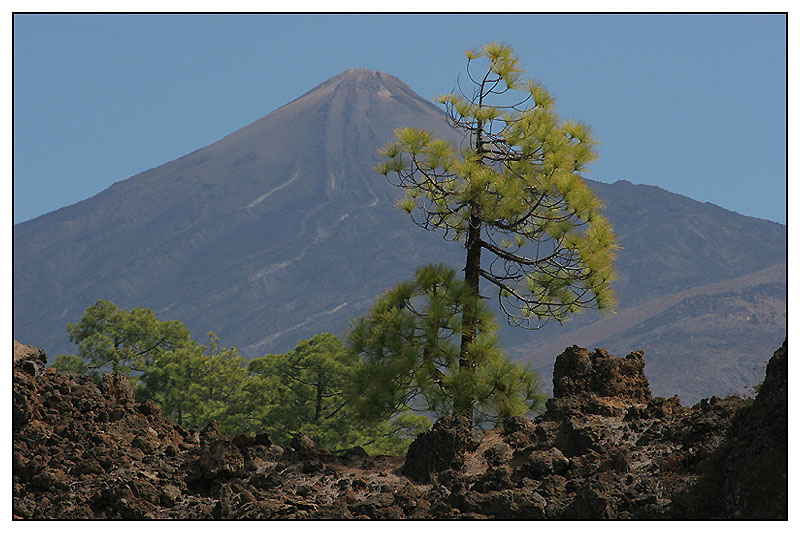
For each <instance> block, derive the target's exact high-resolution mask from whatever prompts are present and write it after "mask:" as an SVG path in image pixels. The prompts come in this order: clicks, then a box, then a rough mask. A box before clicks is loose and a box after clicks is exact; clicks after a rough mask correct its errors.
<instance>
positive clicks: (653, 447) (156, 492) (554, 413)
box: [12, 344, 787, 519]
mask: <svg viewBox="0 0 800 533" xmlns="http://www.w3.org/2000/svg"><path fill="white" fill-rule="evenodd" d="M39 352H40V351H37V350H35V349H34V350H32V351H29V352H28V354H27V355H26V356H23V357H19V358H16V357H15V362H14V379H13V395H12V400H13V407H12V431H13V469H12V470H13V472H12V473H13V482H12V484H13V503H12V508H13V515H14V517H15V518H25V519H30V518H32V519H42V518H60V519H75V518H83V519H87V518H88V519H93V518H98V519H109V518H110V519H143V518H157V519H165V518H189V519H238V518H244V519H276V518H316V519H350V518H373V519H375V518H377V519H399V518H414V519H423V518H425V519H428V518H435V519H442V518H502V519H540V518H551V519H600V518H639V519H642V518H644V519H664V518H680V519H691V518H785V517H786V507H787V481H786V480H787V477H786V476H787V470H786V457H787V414H786V413H787V406H786V383H787V377H786V366H787V363H786V357H787V355H786V345H785V344H784V346H783V347H782V348H781V349H780V350H778V352H776V353H775V356H774V357H773V359H772V360H771V361H770V364H769V366H768V368H767V378H766V380H765V382H764V385H763V386H762V387H761V390H760V392H759V395H758V397H757V398H756V399H755V401H754V400H752V399H745V398H739V397H730V398H724V399H720V398H716V397H714V398H711V399H708V400H703V401H701V402H699V403H698V404H697V405H695V406H693V407H691V408H688V407H684V406H682V405H681V404H680V400H679V399H678V398H677V397H673V398H670V399H665V398H652V397H651V394H650V389H649V386H648V384H647V379H646V377H645V376H644V358H643V356H642V353H641V352H635V353H633V354H630V355H628V356H627V357H625V358H616V357H612V356H610V355H608V354H607V353H606V352H604V351H603V350H597V351H595V352H593V353H592V352H589V351H587V350H585V349H582V348H578V347H576V346H573V347H571V348H568V349H567V350H565V351H564V353H562V354H561V355H560V356H559V357H558V359H557V361H556V365H555V372H554V382H555V383H554V385H555V387H554V390H555V396H554V397H553V398H552V399H550V400H549V401H548V403H547V411H546V412H545V413H544V414H543V415H541V416H539V417H537V418H536V419H529V418H523V417H516V418H511V419H509V420H507V421H506V422H505V424H504V426H503V427H502V428H501V429H497V430H491V431H483V432H478V431H476V430H475V429H474V428H471V427H470V425H469V422H468V421H467V420H466V419H460V418H456V417H442V418H440V419H439V420H438V421H437V423H436V424H435V425H434V427H433V428H432V429H431V430H430V431H428V432H426V433H424V434H423V435H421V436H420V437H419V438H418V439H417V441H416V442H414V443H413V444H412V445H411V447H410V449H409V452H408V454H407V456H405V457H385V456H378V457H370V456H369V455H367V454H366V452H364V450H363V449H360V448H353V449H351V450H347V451H346V452H344V453H342V454H340V455H335V454H333V453H331V452H329V451H328V450H325V449H323V448H320V447H318V446H317V445H316V444H315V443H314V441H313V439H312V438H311V437H310V436H307V435H302V434H298V435H296V436H295V437H294V439H293V440H292V442H291V445H290V446H289V447H288V448H287V449H283V448H281V447H280V446H275V445H274V444H273V443H272V440H271V439H270V437H269V435H266V434H260V435H255V436H251V435H244V434H243V435H235V436H231V435H224V434H220V433H219V430H218V429H217V426H216V424H215V423H213V422H212V423H210V424H208V425H207V426H206V427H205V428H202V429H201V428H192V429H187V428H183V427H181V426H179V425H177V424H174V423H172V422H170V421H168V420H166V419H164V418H163V417H162V416H161V413H160V410H159V408H158V407H157V406H156V405H154V404H152V403H150V402H145V403H137V402H135V399H134V395H133V390H132V389H131V388H130V385H129V383H128V382H127V380H126V379H125V378H124V377H122V376H119V375H110V376H106V377H105V378H104V379H103V381H102V382H101V383H100V384H97V383H95V382H94V381H93V380H92V379H91V378H89V377H87V376H79V375H74V374H60V373H57V372H54V371H53V370H52V369H44V368H43V367H42V366H41V365H40V364H39V363H40V362H41V361H42V358H41V356H42V354H40V353H39Z"/></svg>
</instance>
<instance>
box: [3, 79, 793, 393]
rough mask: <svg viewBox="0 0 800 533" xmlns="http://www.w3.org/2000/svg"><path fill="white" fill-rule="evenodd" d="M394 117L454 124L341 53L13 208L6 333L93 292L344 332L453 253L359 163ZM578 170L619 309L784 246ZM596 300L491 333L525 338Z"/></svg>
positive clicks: (43, 335)
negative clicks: (86, 186)
mask: <svg viewBox="0 0 800 533" xmlns="http://www.w3.org/2000/svg"><path fill="white" fill-rule="evenodd" d="M406 125H407V126H414V127H419V128H426V129H429V130H432V131H433V132H434V133H436V134H437V135H440V136H444V137H447V138H450V139H452V140H454V141H458V140H459V139H460V138H459V136H458V135H457V134H456V133H455V132H454V131H453V130H452V129H451V128H450V126H449V125H448V124H447V122H446V120H445V117H444V114H443V113H442V112H441V111H440V110H439V109H438V108H437V107H436V106H434V105H433V104H431V103H430V102H428V101H427V100H425V99H423V98H421V97H420V96H419V95H417V94H416V93H414V92H413V91H412V90H411V89H410V88H409V87H408V86H407V85H406V84H405V83H403V82H402V81H400V80H399V79H397V78H395V77H393V76H391V75H388V74H385V73H382V72H372V71H370V70H368V69H351V70H349V71H346V72H344V73H342V74H339V75H338V76H335V77H333V78H331V79H330V80H328V81H326V82H324V83H322V84H320V85H319V86H317V87H316V88H314V89H312V90H311V91H309V92H307V93H306V94H304V95H303V96H301V97H299V98H297V99H296V100H294V101H292V102H290V103H288V104H286V105H285V106H283V107H281V108H280V109H277V110H276V111H274V112H272V113H270V114H269V115H267V116H265V117H263V118H261V119H259V120H257V121H255V122H253V123H252V124H250V125H248V126H246V127H244V128H242V129H240V130H238V131H236V132H233V133H231V134H230V135H228V136H227V137H225V138H223V139H221V140H220V141H218V142H216V143H214V144H211V145H209V146H207V147H204V148H202V149H200V150H197V151H195V152H192V153H190V154H187V155H186V156H184V157H181V158H179V159H177V160H175V161H172V162H169V163H166V164H164V165H162V166H159V167H157V168H154V169H150V170H148V171H146V172H143V173H141V174H139V175H136V176H134V177H132V178H129V179H127V180H124V181H122V182H119V183H115V184H114V185H113V186H111V187H110V188H109V189H107V190H105V191H103V192H101V193H100V194H98V195H96V196H94V197H92V198H89V199H88V200H85V201H82V202H79V203H77V204H75V205H72V206H69V207H65V208H63V209H60V210H58V211H54V212H52V213H49V214H47V215H44V216H41V217H38V218H36V219H34V220H31V221H27V222H24V223H21V224H18V225H16V226H15V227H14V337H15V338H17V339H20V340H21V341H23V342H29V343H32V344H36V345H40V346H42V347H44V348H45V349H46V351H47V352H48V353H49V354H51V356H54V355H56V354H58V353H63V352H66V351H72V350H73V349H74V347H73V346H72V345H70V343H69V342H68V338H67V335H66V331H65V327H66V324H67V322H74V321H78V320H79V319H80V317H81V315H82V313H83V310H84V309H85V308H86V307H87V306H88V305H90V304H92V303H94V302H95V301H96V300H97V299H99V298H104V299H110V300H113V301H114V302H116V303H117V304H119V305H120V306H122V307H127V308H130V307H133V306H137V305H138V306H144V307H151V308H153V309H154V310H155V312H156V314H157V316H158V317H159V318H161V319H180V320H182V321H184V323H185V324H186V325H187V327H189V329H190V331H192V332H193V334H194V336H195V338H198V339H201V340H202V339H203V337H204V335H205V332H207V331H209V330H213V331H214V332H215V333H216V334H218V335H219V336H220V337H221V338H222V342H223V343H225V344H233V345H236V346H239V348H240V349H241V351H242V353H243V354H244V355H246V356H258V355H263V354H264V353H267V352H271V351H286V350H288V349H290V348H292V347H294V345H295V344H296V342H297V341H298V340H300V339H303V338H308V337H311V336H313V335H314V334H315V333H318V332H321V331H332V332H334V333H336V334H342V333H343V331H344V328H345V326H346V324H347V321H348V320H349V318H350V317H352V316H354V315H358V314H360V313H363V312H365V311H366V310H367V309H368V308H369V306H370V305H371V304H372V302H374V299H375V297H376V296H377V295H378V294H380V293H381V292H382V291H384V290H385V289H387V288H389V287H390V286H392V285H393V284H394V283H396V282H397V281H399V280H401V279H405V278H408V277H410V276H411V275H412V273H413V271H414V269H415V268H417V267H419V266H420V265H422V264H424V263H428V262H433V261H439V262H444V263H447V264H450V265H452V266H454V267H456V268H458V269H460V268H462V266H463V248H461V245H459V244H457V243H449V242H444V241H443V240H442V239H441V237H440V236H439V235H437V234H434V233H430V232H425V231H423V230H421V229H419V228H417V227H416V226H414V225H413V224H412V223H411V221H410V220H408V219H407V218H406V217H404V216H403V215H401V214H400V213H399V212H398V211H397V210H396V209H394V207H393V204H394V201H395V198H397V196H398V195H399V191H398V190H396V189H394V188H393V187H392V186H391V185H389V184H388V183H387V182H386V180H385V179H384V178H383V177H382V176H380V175H378V174H377V173H375V172H374V171H373V170H372V167H373V166H374V165H375V163H376V162H377V161H378V159H379V156H378V154H377V150H378V149H379V148H380V147H381V146H383V145H384V144H385V143H386V142H387V141H389V140H391V139H392V130H393V129H394V128H396V127H398V126H406ZM589 184H590V186H591V187H593V188H594V189H595V190H596V191H597V193H598V194H599V195H600V196H601V197H602V198H603V199H604V201H605V203H606V206H607V215H608V217H609V219H611V221H612V223H613V224H614V225H615V229H616V231H617V233H618V235H619V237H620V241H621V243H622V246H623V249H622V250H621V253H620V256H619V261H618V270H619V272H620V279H619V281H618V282H617V290H618V293H619V296H620V302H621V305H620V310H624V309H626V308H628V307H631V306H635V305H640V304H642V303H644V302H647V301H650V300H653V299H655V298H660V297H663V296H667V295H669V294H673V293H677V292H680V291H684V290H686V289H689V288H692V287H697V286H702V285H707V284H710V283H716V282H722V281H726V280H729V279H732V278H736V277H739V276H743V275H746V274H749V273H752V272H756V271H758V270H761V269H764V268H767V267H770V266H774V265H777V264H781V263H784V262H785V261H786V227H785V226H783V225H781V224H776V223H773V222H769V221H765V220H759V219H754V218H750V217H744V216H741V215H738V214H736V213H733V212H730V211H727V210H724V209H721V208H719V207H717V206H713V205H711V204H702V203H699V202H696V201H694V200H691V199H689V198H686V197H683V196H680V195H676V194H672V193H669V192H667V191H664V190H662V189H659V188H657V187H649V186H644V185H634V184H631V183H628V182H624V181H618V182H616V183H613V184H605V183H599V182H596V181H589ZM784 305H785V304H784ZM599 318H600V315H599V314H598V313H585V314H583V315H580V316H578V317H576V319H575V320H573V321H571V323H570V324H568V325H566V326H564V327H561V328H560V327H558V326H556V325H553V326H552V327H547V328H545V329H543V330H541V331H537V332H533V333H532V332H529V331H525V330H520V329H518V328H515V329H511V328H506V329H504V330H503V331H502V332H501V338H502V340H503V342H504V343H505V344H506V346H510V347H514V346H520V345H523V344H524V345H526V346H527V347H528V348H529V349H532V348H533V347H535V346H536V345H541V344H543V343H546V342H548V340H552V339H554V338H555V337H556V336H560V335H563V334H565V333H567V332H569V331H572V330H573V328H579V327H582V326H585V325H587V324H590V323H592V322H593V321H596V320H598V319H599ZM709 324H710V323H709ZM642 341H643V342H645V339H642ZM569 344H572V343H569ZM651 344H652V343H650V342H645V345H642V346H637V347H636V349H644V350H645V351H646V352H648V353H650V352H651V351H652V349H653V347H652V346H651ZM773 345H774V341H770V343H769V344H768V345H765V346H764V347H763V349H762V350H761V351H762V352H763V353H768V352H769V351H770V350H771V349H772V347H773ZM560 351H561V350H557V351H556V352H554V353H553V354H552V357H553V358H554V357H555V355H557V353H560ZM651 379H653V376H651ZM654 382H656V383H657V380H655V379H654ZM714 386H715V385H713V384H709V387H711V390H710V391H709V393H710V394H711V393H715V389H714Z"/></svg>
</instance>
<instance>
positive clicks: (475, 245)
mask: <svg viewBox="0 0 800 533" xmlns="http://www.w3.org/2000/svg"><path fill="white" fill-rule="evenodd" d="M480 239H481V221H480V218H478V217H477V216H476V215H472V216H471V217H470V226H469V231H468V232H467V243H466V247H467V264H466V265H465V266H464V282H465V283H466V284H467V286H469V287H470V288H471V289H472V291H473V294H474V296H475V297H476V298H477V297H478V295H479V294H480V293H479V292H478V282H479V281H480V269H481V243H480ZM475 311H476V310H475V309H474V308H472V306H464V312H463V314H462V316H461V350H460V353H459V359H458V365H459V366H460V367H461V368H462V369H469V370H474V369H472V362H471V361H470V356H469V349H468V348H469V345H470V344H471V343H472V342H473V341H474V340H475V338H476V337H477V336H478V330H477V327H476V322H477V317H476V316H475ZM454 414H457V415H465V416H467V417H469V418H470V419H472V404H470V405H469V406H464V408H463V410H461V411H460V412H456V413H454Z"/></svg>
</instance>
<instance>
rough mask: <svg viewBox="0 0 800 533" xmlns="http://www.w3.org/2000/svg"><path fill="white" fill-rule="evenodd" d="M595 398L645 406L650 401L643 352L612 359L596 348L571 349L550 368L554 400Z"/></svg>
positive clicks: (565, 351)
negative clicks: (591, 350)
mask: <svg viewBox="0 0 800 533" xmlns="http://www.w3.org/2000/svg"><path fill="white" fill-rule="evenodd" d="M583 395H595V396H599V397H613V398H617V399H619V400H629V401H630V402H633V403H647V402H648V401H650V398H651V397H652V396H651V394H650V383H649V382H648V381H647V377H646V376H645V375H644V352H641V351H638V352H633V353H630V354H628V355H627V356H626V357H625V358H620V357H614V356H612V355H609V354H608V351H606V350H604V349H602V348H598V349H596V350H595V351H594V352H593V353H592V352H589V350H587V349H586V348H581V347H579V346H571V347H569V348H567V349H566V350H564V352H563V353H562V354H561V355H559V356H558V357H557V358H556V362H555V365H554V367H553V397H554V398H557V399H561V398H566V397H571V396H583Z"/></svg>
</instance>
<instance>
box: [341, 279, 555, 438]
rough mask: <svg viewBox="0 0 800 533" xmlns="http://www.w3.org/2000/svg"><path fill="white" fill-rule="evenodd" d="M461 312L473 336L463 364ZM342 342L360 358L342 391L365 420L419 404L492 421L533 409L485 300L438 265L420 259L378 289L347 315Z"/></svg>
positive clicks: (528, 385) (528, 378) (523, 371)
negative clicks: (360, 309) (357, 313)
mask: <svg viewBox="0 0 800 533" xmlns="http://www.w3.org/2000/svg"><path fill="white" fill-rule="evenodd" d="M466 315H469V316H471V317H472V321H473V322H472V325H473V327H474V331H475V335H474V336H473V337H472V338H471V340H470V341H469V343H468V344H467V349H466V358H467V361H466V364H464V356H462V355H461V354H460V351H461V350H460V339H461V338H462V327H463V326H462V324H463V317H464V316H466ZM348 344H349V346H350V348H351V350H352V351H353V352H354V353H357V354H358V355H359V356H360V357H361V359H362V362H363V365H362V366H361V367H360V368H359V370H358V371H357V372H356V373H355V374H354V377H353V380H352V383H351V387H350V394H349V395H350V397H351V399H352V400H351V401H352V402H353V404H354V408H355V410H356V411H357V412H358V413H359V414H360V415H361V416H362V417H364V418H365V419H367V420H385V419H389V418H391V417H393V416H396V415H397V414H398V413H404V412H409V411H413V410H421V411H433V412H434V413H435V414H437V415H440V416H441V415H450V414H466V415H468V416H470V417H471V418H472V419H473V421H474V422H475V423H477V424H481V423H483V422H493V423H495V424H497V423H498V422H502V421H503V420H505V419H506V418H508V417H510V416H519V415H524V414H527V413H528V412H529V411H531V410H535V409H537V408H538V407H540V405H541V401H542V399H543V396H542V395H541V394H540V390H539V383H538V380H537V376H536V374H535V373H533V372H531V371H530V370H529V369H528V368H526V367H523V366H519V365H515V364H512V363H511V362H510V361H509V359H508V357H507V356H506V355H505V354H504V353H503V351H502V350H501V348H500V346H499V344H498V338H497V324H496V323H495V321H494V317H493V314H492V312H491V310H489V309H488V307H487V306H486V303H485V302H482V301H480V300H479V299H478V298H477V297H476V296H475V294H474V292H473V290H472V289H471V287H469V286H468V285H467V284H466V283H465V282H464V281H462V280H459V279H457V278H456V272H455V270H453V269H452V268H449V267H446V266H444V265H427V266H424V267H422V268H420V269H418V270H417V272H416V274H415V277H414V279H413V280H411V281H406V282H402V283H399V284H398V285H397V286H396V287H394V288H393V289H391V290H389V291H387V292H386V293H384V294H383V295H382V296H381V297H380V298H378V300H377V302H376V303H375V305H374V306H373V307H372V309H371V311H370V313H369V315H367V316H362V317H360V318H358V319H357V320H356V321H355V322H354V324H353V325H352V327H351V329H350V333H349V336H348Z"/></svg>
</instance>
